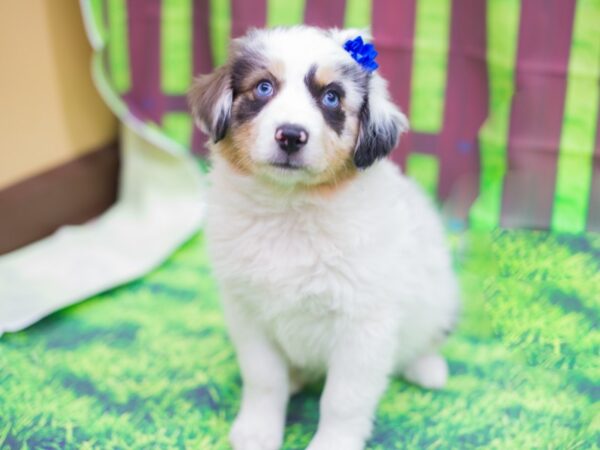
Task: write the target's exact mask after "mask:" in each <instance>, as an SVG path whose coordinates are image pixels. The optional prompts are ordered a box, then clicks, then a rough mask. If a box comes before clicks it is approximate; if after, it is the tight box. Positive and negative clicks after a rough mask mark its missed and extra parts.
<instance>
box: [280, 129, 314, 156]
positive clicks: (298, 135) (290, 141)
mask: <svg viewBox="0 0 600 450" xmlns="http://www.w3.org/2000/svg"><path fill="white" fill-rule="evenodd" d="M275 140H276V141H277V142H278V143H279V147H280V148H281V149H282V150H283V151H284V152H286V153H287V154H292V153H295V152H297V151H298V150H300V147H302V146H303V145H304V144H306V142H307V141H308V131H306V130H305V129H304V128H302V127H299V126H298V125H290V124H285V125H281V126H280V127H279V128H277V130H276V131H275Z"/></svg>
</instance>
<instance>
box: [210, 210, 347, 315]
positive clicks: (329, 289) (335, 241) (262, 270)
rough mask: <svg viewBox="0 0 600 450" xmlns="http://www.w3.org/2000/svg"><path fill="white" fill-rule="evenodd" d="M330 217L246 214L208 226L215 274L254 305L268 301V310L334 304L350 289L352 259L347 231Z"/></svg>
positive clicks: (330, 305) (345, 295)
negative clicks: (223, 223) (235, 288)
mask: <svg viewBox="0 0 600 450" xmlns="http://www.w3.org/2000/svg"><path fill="white" fill-rule="evenodd" d="M336 222H337V221H336V219H335V218H332V217H330V216H325V217H323V216H321V217H319V216H318V215H316V214H310V213H303V212H296V213H289V214H271V215H262V216H259V217H254V216H252V215H249V216H246V217H239V219H238V220H237V221H235V222H232V223H230V224H229V225H228V226H222V225H221V226H220V227H218V228H217V227H215V226H213V227H212V228H213V229H212V232H211V234H210V235H209V239H211V241H212V242H211V244H212V253H213V259H214V262H215V266H216V268H217V271H218V272H219V273H218V276H219V277H220V278H221V279H223V280H224V281H226V282H227V283H229V284H231V285H233V286H237V287H238V288H239V289H240V290H242V291H245V292H243V293H242V292H240V294H241V295H243V296H245V297H249V299H248V300H249V301H255V302H258V303H259V304H257V305H256V306H261V303H262V302H266V303H268V304H269V309H270V310H271V312H273V311H276V310H277V309H279V308H282V309H289V308H294V307H301V308H302V309H305V310H306V309H307V308H308V309H310V308H316V309H326V310H327V309H332V308H336V307H337V304H338V302H339V301H340V299H341V298H344V297H346V298H347V297H348V295H350V293H351V292H352V290H353V289H352V281H351V280H352V272H353V271H354V270H357V268H356V267H355V266H356V264H358V260H357V258H356V256H355V255H356V254H357V252H358V249H357V245H356V244H355V243H354V244H353V239H352V237H351V233H350V232H349V230H348V229H346V230H344V229H339V230H337V227H336V225H335V223H336ZM213 225H216V224H213ZM340 228H341V227H340ZM265 297H269V298H268V299H267V298H265ZM315 312H317V311H315Z"/></svg>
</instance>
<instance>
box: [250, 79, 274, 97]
mask: <svg viewBox="0 0 600 450" xmlns="http://www.w3.org/2000/svg"><path fill="white" fill-rule="evenodd" d="M254 92H256V95H257V96H259V97H270V96H271V95H273V83H271V82H270V81H267V80H263V81H261V82H259V83H258V84H257V85H256V88H254Z"/></svg>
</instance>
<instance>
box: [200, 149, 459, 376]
mask: <svg viewBox="0 0 600 450" xmlns="http://www.w3.org/2000/svg"><path fill="white" fill-rule="evenodd" d="M211 182H212V187H211V193H210V197H209V198H210V200H209V211H208V222H207V229H206V233H207V240H208V244H209V251H210V253H211V257H212V261H213V265H214V270H215V274H216V276H217V278H218V279H219V280H220V284H221V286H222V290H223V296H224V301H225V303H228V302H235V303H236V307H237V308H239V309H240V310H242V311H243V312H244V314H248V315H249V316H252V319H253V320H256V321H257V322H258V323H260V326H261V327H263V329H264V330H265V332H266V333H267V334H268V335H269V337H270V338H272V339H273V340H274V341H275V342H276V344H277V345H278V346H279V348H280V349H281V350H282V352H283V353H284V355H285V357H286V359H287V361H288V362H289V364H290V365H291V366H292V367H293V368H295V369H300V370H302V371H304V372H305V373H306V375H307V376H310V375H312V374H315V375H322V374H324V373H325V371H326V368H327V362H328V360H329V358H330V357H331V352H332V351H333V349H334V348H335V343H336V339H337V337H338V336H337V331H338V330H339V329H342V330H344V329H346V328H347V327H351V326H356V327H357V328H358V327H359V328H362V329H363V330H369V329H372V332H374V333H376V332H379V331H380V330H382V329H385V330H389V331H388V332H389V340H390V341H389V343H388V345H389V347H391V348H394V349H395V350H396V351H395V356H394V365H395V368H396V369H398V370H401V369H403V368H404V367H405V366H406V364H408V363H410V362H411V360H413V359H414V358H416V357H417V356H419V355H420V354H422V353H426V352H429V351H433V350H435V349H436V347H437V346H439V344H440V343H441V342H442V341H443V337H444V334H445V333H447V332H449V331H450V330H451V328H452V326H453V325H454V322H455V320H456V314H457V305H458V303H457V290H456V285H455V281H454V276H453V274H452V270H451V262H450V258H449V255H448V253H447V251H446V246H445V244H444V238H443V233H442V229H441V226H440V224H439V220H438V219H437V216H436V214H435V212H434V211H433V208H432V206H431V205H430V203H429V201H428V200H427V199H426V198H425V197H424V195H423V194H422V193H421V192H420V191H419V190H418V189H417V188H416V187H415V186H414V185H413V183H412V182H411V181H410V180H408V179H406V178H404V177H403V176H402V175H401V174H400V172H399V170H398V169H397V168H396V167H395V166H394V165H393V164H392V163H390V162H389V161H387V160H384V161H380V162H379V163H377V164H376V165H375V166H374V167H372V168H370V169H369V170H368V171H365V172H364V173H361V174H360V175H359V177H358V179H357V180H355V181H354V182H353V183H350V184H349V185H348V186H346V187H345V188H342V189H339V190H336V191H335V192H333V193H331V194H325V196H324V197H323V196H322V194H315V193H301V194H292V193H290V192H285V191H283V192H278V193H275V192H274V191H273V189H272V188H271V187H268V186H265V185H264V184H261V183H260V181H258V180H256V179H254V178H253V177H243V176H239V175H238V174H235V173H234V171H233V169H231V168H230V167H228V165H227V164H226V163H225V162H224V161H220V160H219V159H218V158H217V159H216V161H215V167H214V170H213V172H212V175H211Z"/></svg>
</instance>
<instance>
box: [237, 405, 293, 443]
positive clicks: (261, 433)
mask: <svg viewBox="0 0 600 450" xmlns="http://www.w3.org/2000/svg"><path fill="white" fill-rule="evenodd" d="M279 422H280V421H279V420H268V419H267V417H266V416H262V415H261V412H260V411H257V413H256V415H249V414H245V415H243V416H242V415H239V416H238V417H237V418H236V419H235V422H234V423H233V427H232V428H231V432H230V433H229V442H231V446H232V447H233V450H279V449H280V448H281V445H282V443H283V426H281V425H278V423H279Z"/></svg>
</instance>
